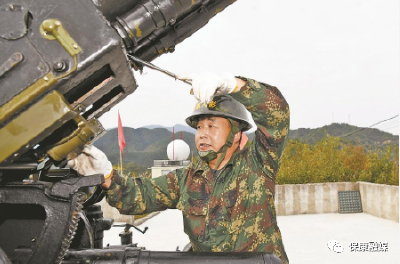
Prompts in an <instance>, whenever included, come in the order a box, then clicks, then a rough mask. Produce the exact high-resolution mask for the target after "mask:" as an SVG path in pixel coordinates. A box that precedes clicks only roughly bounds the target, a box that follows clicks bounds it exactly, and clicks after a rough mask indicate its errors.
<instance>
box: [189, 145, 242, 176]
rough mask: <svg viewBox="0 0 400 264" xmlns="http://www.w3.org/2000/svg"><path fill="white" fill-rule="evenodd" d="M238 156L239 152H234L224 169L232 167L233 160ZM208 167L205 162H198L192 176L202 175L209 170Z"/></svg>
mask: <svg viewBox="0 0 400 264" xmlns="http://www.w3.org/2000/svg"><path fill="white" fill-rule="evenodd" d="M238 154H239V151H235V152H234V153H233V155H232V157H231V158H230V159H229V161H228V162H227V163H226V164H225V166H224V167H228V166H233V160H234V159H235V157H236V156H237V155H238ZM210 169H211V168H210V166H208V163H207V162H206V161H203V160H200V161H199V162H198V163H197V165H196V166H195V171H194V175H196V174H197V173H198V172H201V173H204V172H205V171H207V170H210Z"/></svg>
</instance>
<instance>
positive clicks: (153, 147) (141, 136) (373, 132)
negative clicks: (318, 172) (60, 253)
mask: <svg viewBox="0 0 400 264" xmlns="http://www.w3.org/2000/svg"><path fill="white" fill-rule="evenodd" d="M360 129H361V128H359V127H356V126H351V125H348V124H337V123H334V124H331V125H328V126H324V127H321V128H315V129H309V128H300V129H296V130H290V133H289V136H290V138H291V139H295V140H298V141H300V142H304V143H310V144H314V143H315V142H317V141H320V140H322V139H323V138H325V137H326V135H327V134H329V135H331V136H342V135H347V134H349V133H353V134H351V135H349V136H346V137H342V139H343V140H346V141H351V142H353V143H355V144H361V145H364V146H365V147H367V148H377V147H378V148H380V147H383V146H385V145H386V144H387V143H393V144H396V145H398V144H399V137H398V136H394V135H392V134H389V133H386V132H383V131H380V130H378V129H373V128H366V129H364V130H361V131H359V132H356V133H354V132H355V131H358V130H360ZM124 135H125V140H126V147H125V151H124V159H123V162H124V164H125V163H132V162H133V163H135V164H137V165H139V166H142V170H145V168H149V167H151V166H152V165H153V160H163V159H168V158H167V151H166V150H167V145H168V144H169V143H170V142H171V141H172V132H170V131H169V130H168V128H153V129H148V128H137V129H134V128H130V127H124ZM180 135H181V132H177V133H175V138H176V139H177V138H180V137H181V136H180ZM253 137H254V133H251V134H250V135H249V139H250V140H252V139H253ZM182 138H183V140H184V141H185V142H186V143H188V144H189V147H190V150H191V151H193V154H194V155H196V156H197V152H196V148H195V142H194V134H193V133H190V132H185V131H183V132H182ZM94 145H95V146H96V147H98V148H99V149H101V150H102V151H104V152H105V153H106V155H107V156H108V158H109V159H110V161H111V162H112V163H113V164H115V165H116V164H118V162H119V147H118V130H117V129H116V128H114V129H111V130H109V131H108V132H107V133H106V135H104V136H103V137H101V138H100V139H98V140H97V141H96V142H95V143H94Z"/></svg>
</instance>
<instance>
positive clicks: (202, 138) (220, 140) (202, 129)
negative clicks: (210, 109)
mask: <svg viewBox="0 0 400 264" xmlns="http://www.w3.org/2000/svg"><path fill="white" fill-rule="evenodd" d="M230 131H231V124H230V123H229V121H228V120H227V119H226V118H223V117H216V116H207V117H202V118H200V120H199V121H198V122H197V131H196V137H195V141H196V147H197V150H199V151H209V150H214V151H215V152H217V151H219V150H220V149H221V148H222V146H223V145H224V144H225V142H226V140H227V138H228V136H229V132H230Z"/></svg>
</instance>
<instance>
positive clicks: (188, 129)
mask: <svg viewBox="0 0 400 264" xmlns="http://www.w3.org/2000/svg"><path fill="white" fill-rule="evenodd" d="M143 128H148V129H153V128H165V129H167V130H168V131H170V132H172V128H174V129H175V132H179V131H186V132H189V133H193V134H194V133H196V130H195V129H194V128H191V127H190V126H188V125H181V124H176V125H174V126H172V127H166V126H161V125H149V126H144V127H143Z"/></svg>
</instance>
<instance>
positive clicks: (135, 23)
mask: <svg viewBox="0 0 400 264" xmlns="http://www.w3.org/2000/svg"><path fill="white" fill-rule="evenodd" d="M232 2H233V1H232V0H141V1H139V0H130V1H129V0H93V1H90V0H68V1H56V0H36V1H28V0H0V25H1V30H0V139H1V140H0V150H1V151H0V264H3V263H7V264H8V263H14V264H15V263H30V264H36V263H37V264H39V263H40V264H44V263H155V262H157V263H173V262H179V263H182V262H186V261H190V262H196V260H195V259H194V258H199V262H201V261H204V260H207V261H209V260H210V261H211V260H213V261H214V262H215V263H216V261H218V263H223V261H228V262H230V263H239V262H241V263H242V262H243V261H242V260H243V259H246V262H247V260H249V261H251V262H252V263H272V262H271V261H270V260H268V258H269V257H270V255H262V254H257V255H249V254H244V255H242V254H239V255H235V254H233V255H218V256H217V255H215V253H214V254H211V253H206V254H205V255H204V254H200V253H188V252H172V253H157V252H148V251H143V250H141V249H140V248H138V247H135V246H133V245H121V246H113V247H107V248H103V243H102V242H103V241H102V238H103V231H104V230H107V229H109V228H111V226H112V223H113V220H112V219H105V218H103V213H102V211H101V209H100V208H99V206H98V205H95V203H96V202H98V201H99V200H101V198H103V197H102V196H103V195H102V190H101V188H95V189H94V190H92V189H93V187H91V186H97V185H100V184H101V183H102V181H103V178H102V176H101V175H93V176H89V177H80V176H79V175H77V174H76V173H75V172H74V171H71V170H70V169H63V168H64V167H65V158H66V156H67V155H68V154H69V153H70V152H72V151H73V150H75V149H77V148H81V147H82V146H83V145H84V144H87V143H91V142H93V141H94V140H96V138H98V137H100V136H101V135H102V134H103V133H104V132H105V131H104V128H103V127H102V125H101V124H100V122H99V121H98V120H97V119H98V118H99V117H100V116H102V115H103V114H104V113H105V112H107V111H109V109H111V108H112V107H113V106H115V105H116V104H118V103H119V102H120V101H121V100H123V99H124V98H126V97H127V96H128V95H129V94H131V93H133V92H134V91H135V90H136V88H137V83H136V81H135V78H134V70H135V69H141V68H142V67H143V65H141V64H140V63H137V62H136V63H133V62H131V61H130V60H129V59H128V58H127V55H128V54H130V55H133V56H135V57H137V58H140V59H142V60H144V61H152V60H154V59H155V58H157V57H158V56H160V55H162V54H164V53H169V52H173V51H174V49H175V46H176V45H177V44H179V43H180V42H182V41H183V40H184V39H186V38H188V37H190V36H191V35H192V34H193V33H194V32H196V31H197V30H198V29H200V28H201V27H203V26H204V25H205V24H207V22H208V21H209V20H210V19H211V18H212V17H213V16H215V15H216V14H217V13H219V12H220V11H222V10H223V9H224V8H225V7H227V6H228V5H230V4H231V3H232ZM54 165H55V166H56V167H54ZM191 254H193V255H191ZM235 261H236V262H235ZM214 262H209V263H214Z"/></svg>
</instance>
